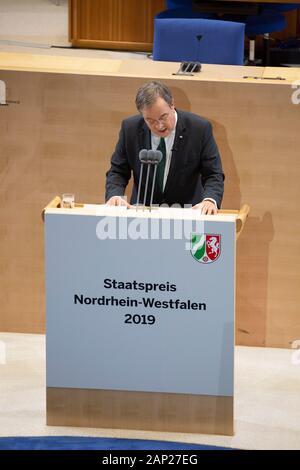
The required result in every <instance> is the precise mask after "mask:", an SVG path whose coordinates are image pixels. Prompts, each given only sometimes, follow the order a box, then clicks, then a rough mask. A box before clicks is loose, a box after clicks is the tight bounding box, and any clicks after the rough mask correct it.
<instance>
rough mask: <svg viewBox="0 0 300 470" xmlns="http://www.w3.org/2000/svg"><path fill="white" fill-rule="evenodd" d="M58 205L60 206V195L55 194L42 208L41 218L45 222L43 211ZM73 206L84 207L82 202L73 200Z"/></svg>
mask: <svg viewBox="0 0 300 470" xmlns="http://www.w3.org/2000/svg"><path fill="white" fill-rule="evenodd" d="M58 207H61V197H60V196H55V197H54V198H53V199H52V200H51V201H50V202H49V204H47V206H46V207H44V209H43V210H42V220H43V222H45V211H46V209H51V208H52V209H53V208H54V209H57V208H58ZM74 207H84V204H81V203H79V202H75V204H74Z"/></svg>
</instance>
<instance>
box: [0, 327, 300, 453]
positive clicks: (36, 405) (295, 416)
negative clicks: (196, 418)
mask: <svg viewBox="0 0 300 470" xmlns="http://www.w3.org/2000/svg"><path fill="white" fill-rule="evenodd" d="M0 383H1V388H0V436H46V435H47V436H53V435H63V436H66V435H69V436H71V435H72V436H74V435H79V436H99V437H117V438H134V439H155V440H157V439H158V440H166V441H169V440H172V441H178V442H190V443H199V444H208V445H219V446H226V447H233V448H240V449H300V407H299V391H300V351H299V350H287V349H270V348H249V347H242V346H239V347H237V348H236V371H235V435H234V436H233V437H224V436H209V435H200V434H180V433H159V432H146V431H134V430H132V431H124V430H110V429H88V428H86V429H84V428H67V427H51V426H46V424H45V420H46V400H45V395H46V393H45V392H46V389H45V337H44V336H43V335H26V334H13V333H0Z"/></svg>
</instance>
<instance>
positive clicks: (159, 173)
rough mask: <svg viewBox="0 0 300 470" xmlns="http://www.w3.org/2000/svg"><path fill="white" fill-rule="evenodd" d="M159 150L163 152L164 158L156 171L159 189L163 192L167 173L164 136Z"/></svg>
mask: <svg viewBox="0 0 300 470" xmlns="http://www.w3.org/2000/svg"><path fill="white" fill-rule="evenodd" d="M157 150H160V151H161V153H162V159H161V161H160V162H159V164H158V166H157V173H156V185H157V188H158V190H159V191H160V192H161V193H163V192H164V175H165V167H166V157H167V151H166V142H165V139H164V138H163V137H161V139H160V142H159V145H158V147H157Z"/></svg>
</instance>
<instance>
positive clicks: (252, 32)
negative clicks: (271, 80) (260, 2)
mask: <svg viewBox="0 0 300 470" xmlns="http://www.w3.org/2000/svg"><path fill="white" fill-rule="evenodd" d="M285 27H286V19H285V17H284V16H283V15H281V14H280V13H277V12H276V11H272V10H264V11H263V12H262V13H261V14H260V15H255V16H249V17H248V18H246V21H245V33H246V35H247V36H248V38H249V60H248V64H249V65H252V64H255V38H256V36H258V35H261V34H262V35H263V38H264V55H263V61H262V64H263V65H269V61H270V60H269V55H270V33H275V32H277V31H282V30H283V29H284V28H285Z"/></svg>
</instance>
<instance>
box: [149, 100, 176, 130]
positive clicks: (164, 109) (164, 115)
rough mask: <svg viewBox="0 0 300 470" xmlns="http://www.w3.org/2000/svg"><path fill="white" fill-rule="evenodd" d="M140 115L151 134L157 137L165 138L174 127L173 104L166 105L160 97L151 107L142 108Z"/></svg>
mask: <svg viewBox="0 0 300 470" xmlns="http://www.w3.org/2000/svg"><path fill="white" fill-rule="evenodd" d="M141 113H142V116H143V118H144V120H145V122H146V124H147V126H148V127H149V129H150V130H151V132H152V133H153V134H155V135H157V136H158V137H167V136H168V135H169V134H170V133H171V132H172V130H173V129H174V127H175V108H174V104H173V103H172V105H171V106H170V105H168V103H167V102H166V101H165V100H164V99H163V98H161V97H160V96H159V97H158V98H157V100H156V101H155V102H154V103H153V105H152V106H147V107H146V108H143V109H142V111H141Z"/></svg>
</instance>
